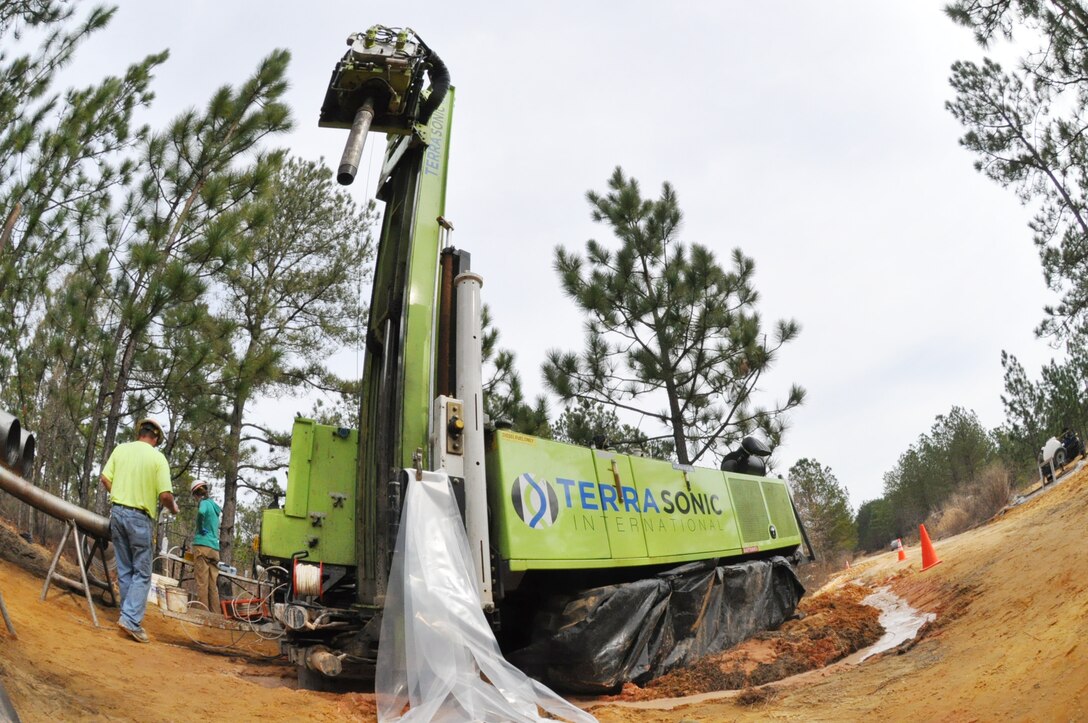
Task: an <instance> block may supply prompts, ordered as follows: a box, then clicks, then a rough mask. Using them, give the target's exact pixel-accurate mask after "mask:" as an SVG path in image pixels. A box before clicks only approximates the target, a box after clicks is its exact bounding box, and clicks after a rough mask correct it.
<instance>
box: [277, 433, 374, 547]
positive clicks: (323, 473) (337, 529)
mask: <svg viewBox="0 0 1088 723" xmlns="http://www.w3.org/2000/svg"><path fill="white" fill-rule="evenodd" d="M358 445H359V435H358V432H356V431H355V430H353V429H351V430H348V429H341V428H337V427H329V426H326V425H322V424H317V423H316V422H314V421H312V420H309V419H296V420H295V424H294V427H293V428H292V430H291V461H290V466H289V467H288V472H287V499H286V501H285V503H284V506H283V509H280V510H264V512H263V514H262V516H261V554H262V555H265V556H267V557H274V558H279V559H282V560H289V559H291V556H292V555H294V554H296V553H299V552H306V553H307V556H306V561H307V562H315V563H316V562H324V563H326V564H329V565H347V566H350V565H354V564H355V562H356V555H355V470H356V466H357V459H356V458H357V455H358Z"/></svg>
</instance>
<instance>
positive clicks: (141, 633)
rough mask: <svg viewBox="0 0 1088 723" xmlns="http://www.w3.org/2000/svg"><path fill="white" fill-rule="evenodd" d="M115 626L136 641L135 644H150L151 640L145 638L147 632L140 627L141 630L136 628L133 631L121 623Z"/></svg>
mask: <svg viewBox="0 0 1088 723" xmlns="http://www.w3.org/2000/svg"><path fill="white" fill-rule="evenodd" d="M117 625H118V626H119V627H120V628H121V629H122V630H124V631H125V632H126V633H128V634H129V635H131V636H132V637H133V638H134V639H135V640H136V642H138V643H150V642H151V638H149V637H147V632H146V631H145V630H144V629H143V628H142V627H141V628H136V629H135V630H134V629H132V628H130V627H129V626H127V625H125V624H124V623H122V622H118V623H117Z"/></svg>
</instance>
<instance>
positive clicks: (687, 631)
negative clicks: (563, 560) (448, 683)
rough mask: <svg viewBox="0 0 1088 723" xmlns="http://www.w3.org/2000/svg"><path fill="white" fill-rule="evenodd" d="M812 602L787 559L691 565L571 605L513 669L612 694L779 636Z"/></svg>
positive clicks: (515, 658)
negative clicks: (756, 638) (804, 603)
mask: <svg viewBox="0 0 1088 723" xmlns="http://www.w3.org/2000/svg"><path fill="white" fill-rule="evenodd" d="M804 593H805V589H804V587H803V586H802V585H801V582H800V581H799V580H798V579H797V574H796V573H795V572H794V570H793V567H792V566H791V565H790V563H789V562H788V561H787V560H786V558H784V557H774V558H771V559H769V560H753V561H750V562H743V563H738V564H733V565H719V566H717V567H708V566H707V565H706V564H705V563H694V564H691V565H684V566H682V567H678V568H674V569H672V570H669V571H667V572H664V573H661V574H659V575H658V576H656V577H653V578H649V579H646V580H639V581H636V582H630V583H623V584H619V585H609V586H606V587H599V588H593V589H592V590H586V591H584V592H582V593H580V594H578V595H577V596H574V597H569V598H567V599H566V601H565V604H561V607H559V608H558V614H556V615H552V616H550V617H551V619H550V620H541V621H540V622H541V623H543V624H544V630H543V631H542V632H541V633H540V637H538V638H537V639H536V640H534V642H533V643H532V644H530V645H529V646H527V647H525V648H522V649H521V650H519V651H516V652H515V653H513V654H512V655H511V656H510V660H511V662H513V663H514V664H516V665H518V666H519V667H521V668H522V669H523V670H526V672H528V673H530V674H531V675H533V676H534V677H537V678H539V679H540V680H542V681H544V682H546V683H548V684H549V685H551V686H553V687H557V688H563V689H565V690H568V691H572V692H582V693H604V692H609V691H613V690H616V689H617V688H619V687H620V686H622V685H623V683H625V682H626V681H629V680H630V681H634V682H636V683H640V684H641V683H645V682H646V681H648V680H651V679H653V678H656V677H658V676H660V675H663V674H665V673H667V672H669V671H670V670H673V669H675V668H679V667H683V666H685V665H689V664H691V663H692V662H694V661H695V660H697V659H698V658H701V657H703V656H705V655H710V654H712V653H717V652H720V651H722V650H725V649H726V648H729V647H732V646H733V645H736V644H737V643H739V642H741V641H743V640H745V639H747V638H749V637H751V636H752V635H754V634H756V633H758V632H760V631H763V630H770V629H773V628H776V627H778V626H779V625H781V624H782V623H783V622H784V621H786V620H787V619H789V618H790V617H791V616H792V615H793V612H794V609H795V608H796V607H797V603H798V601H799V600H800V599H801V596H802V595H804ZM553 609H555V608H553Z"/></svg>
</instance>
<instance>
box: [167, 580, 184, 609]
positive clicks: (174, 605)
mask: <svg viewBox="0 0 1088 723" xmlns="http://www.w3.org/2000/svg"><path fill="white" fill-rule="evenodd" d="M166 609H167V610H169V611H170V612H172V613H183V612H186V611H187V610H188V609H189V593H188V592H187V591H185V590H182V589H181V588H180V587H176V586H174V585H168V586H167V587H166Z"/></svg>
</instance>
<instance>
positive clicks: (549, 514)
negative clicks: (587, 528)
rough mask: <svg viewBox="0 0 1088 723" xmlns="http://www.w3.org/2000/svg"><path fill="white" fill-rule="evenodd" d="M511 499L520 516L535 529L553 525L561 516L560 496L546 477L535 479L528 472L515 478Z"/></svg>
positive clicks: (511, 488)
mask: <svg viewBox="0 0 1088 723" xmlns="http://www.w3.org/2000/svg"><path fill="white" fill-rule="evenodd" d="M510 501H511V502H513V503H514V510H515V511H516V512H517V513H518V516H519V517H521V519H522V520H523V521H524V522H525V524H527V525H528V526H529V527H531V528H533V529H534V530H536V529H540V528H542V527H551V526H552V525H553V524H555V521H556V520H557V519H558V518H559V496H558V495H556V494H555V487H553V486H552V483H551V482H549V481H548V480H546V479H534V478H533V476H532V475H530V474H529V473H528V472H526V473H525V474H523V475H521V476H519V477H518V478H517V479H516V480H514V484H513V485H512V486H511V487H510Z"/></svg>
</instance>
